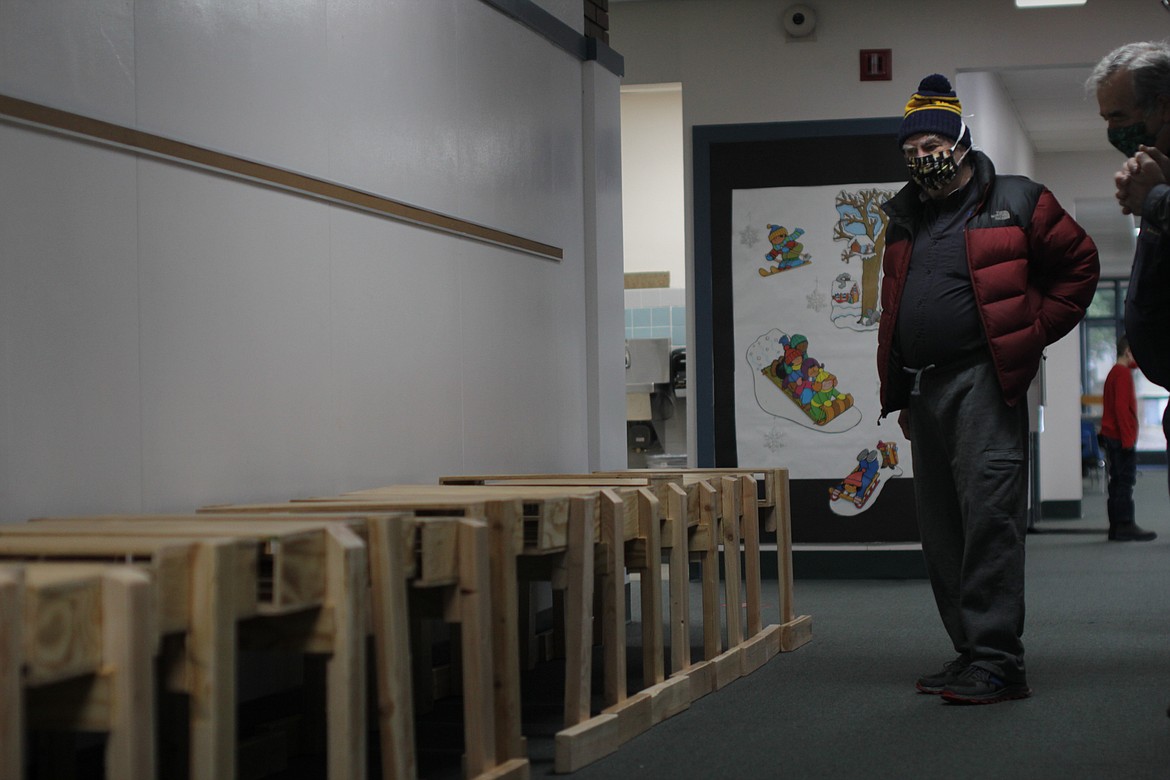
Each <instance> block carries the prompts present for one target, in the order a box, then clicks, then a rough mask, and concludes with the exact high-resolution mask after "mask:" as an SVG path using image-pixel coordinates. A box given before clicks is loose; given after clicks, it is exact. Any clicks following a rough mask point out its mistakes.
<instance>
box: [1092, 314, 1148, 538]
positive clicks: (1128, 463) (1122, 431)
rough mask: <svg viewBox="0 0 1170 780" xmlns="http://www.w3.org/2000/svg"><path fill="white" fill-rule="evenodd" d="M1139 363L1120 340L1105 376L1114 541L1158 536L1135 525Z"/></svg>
mask: <svg viewBox="0 0 1170 780" xmlns="http://www.w3.org/2000/svg"><path fill="white" fill-rule="evenodd" d="M1135 368H1137V363H1136V362H1135V361H1134V359H1133V353H1132V352H1130V351H1129V340H1128V339H1127V338H1126V337H1125V336H1122V337H1121V338H1120V339H1118V340H1117V362H1116V363H1115V364H1114V365H1113V368H1111V369H1109V375H1108V376H1107V377H1105V395H1104V398H1103V400H1102V404H1103V406H1104V412H1103V414H1102V416H1101V435H1100V437H1099V438H1100V441H1101V446H1102V448H1103V449H1104V450H1105V462H1106V464H1107V465H1108V469H1109V472H1108V479H1109V498H1108V499H1107V503H1106V508H1107V511H1108V513H1109V539H1110V541H1114V542H1148V541H1150V540H1151V539H1153V538H1155V537H1156V536H1157V534H1156V533H1154V532H1153V531H1147V530H1145V529H1144V528H1142V527H1141V526H1139V525H1138V524H1137V523H1136V522H1134V505H1133V485H1134V482H1135V481H1136V479H1137V449H1136V448H1137V433H1138V422H1137V394H1136V393H1135V392H1134V386H1133V370H1134V369H1135Z"/></svg>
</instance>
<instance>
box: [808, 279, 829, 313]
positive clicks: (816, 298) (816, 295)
mask: <svg viewBox="0 0 1170 780" xmlns="http://www.w3.org/2000/svg"><path fill="white" fill-rule="evenodd" d="M805 300H806V301H807V302H808V303H807V306H808V308H810V309H812V310H813V311H815V312H820V311H821V310H822V309H824V308H825V307H826V306H828V305H829V302H828V301H827V300H826V299H825V294H824V293H823V292H821V285H820V283H819V282H818V283H817V286H816V288H815V289H813V291H812V292H810V293H809V294H808V297H806V298H805Z"/></svg>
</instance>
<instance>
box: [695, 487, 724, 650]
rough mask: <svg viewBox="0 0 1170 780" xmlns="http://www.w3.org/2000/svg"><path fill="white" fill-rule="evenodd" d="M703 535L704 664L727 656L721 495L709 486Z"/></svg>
mask: <svg viewBox="0 0 1170 780" xmlns="http://www.w3.org/2000/svg"><path fill="white" fill-rule="evenodd" d="M699 491H700V496H699V506H700V507H701V508H700V510H699V511H700V513H701V515H702V526H701V528H702V531H703V533H704V534H705V535H706V538H705V540H704V544H703V546H704V547H705V548H706V549H704V550H703V552H702V553H701V555H702V566H703V660H704V661H710V660H712V659H714V658H715V656H717V655H719V654H720V653H722V652H723V620H722V618H721V617H720V611H719V542H720V539H721V537H720V532H719V507H718V506H717V504H716V502H717V501H718V500H719V491H718V490H716V489H715V487H714V486H713V485H711V484H709V483H707V482H703V483H701V484H700V485H699Z"/></svg>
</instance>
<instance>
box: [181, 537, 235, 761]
mask: <svg viewBox="0 0 1170 780" xmlns="http://www.w3.org/2000/svg"><path fill="white" fill-rule="evenodd" d="M235 549H236V548H235V546H234V545H232V544H221V543H217V542H205V543H201V544H199V545H197V546H196V548H195V553H194V558H195V565H194V566H193V567H192V575H193V578H192V579H193V581H192V584H191V631H190V633H189V635H188V636H187V666H188V669H190V670H191V675H190V690H191V747H190V750H191V779H192V780H221V779H222V778H225V777H234V776H235V773H236V644H237V641H236V635H237V627H236V620H237V615H236V609H235V606H236V604H237V599H236V589H237V588H239V587H243V583H239V582H237V581H236V567H235Z"/></svg>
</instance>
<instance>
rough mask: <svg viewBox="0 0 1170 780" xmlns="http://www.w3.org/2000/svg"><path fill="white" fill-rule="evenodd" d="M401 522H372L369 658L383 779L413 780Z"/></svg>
mask: <svg viewBox="0 0 1170 780" xmlns="http://www.w3.org/2000/svg"><path fill="white" fill-rule="evenodd" d="M401 522H402V521H400V520H398V519H396V518H393V517H379V518H371V519H370V520H369V522H368V524H367V529H368V536H369V556H370V586H371V587H370V600H371V602H372V610H371V611H372V614H373V633H374V655H375V662H376V664H377V670H378V671H377V678H378V679H377V684H378V730H379V736H380V743H379V744H380V745H381V749H382V777H383V778H384V780H400V779H404V780H413V778H415V777H416V776H417V772H418V768H417V765H416V763H415V754H414V694H413V692H412V691H411V666H410V636H409V632H410V628H409V623H410V621H409V617H408V614H409V606H408V604H407V597H406V587H407V586H406V572H405V571H403V566H404V561H405V560H406V558H405V555H406V553H405V551H404V546H405V541H404V540H403V535H402V528H401V527H400V523H401Z"/></svg>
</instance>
